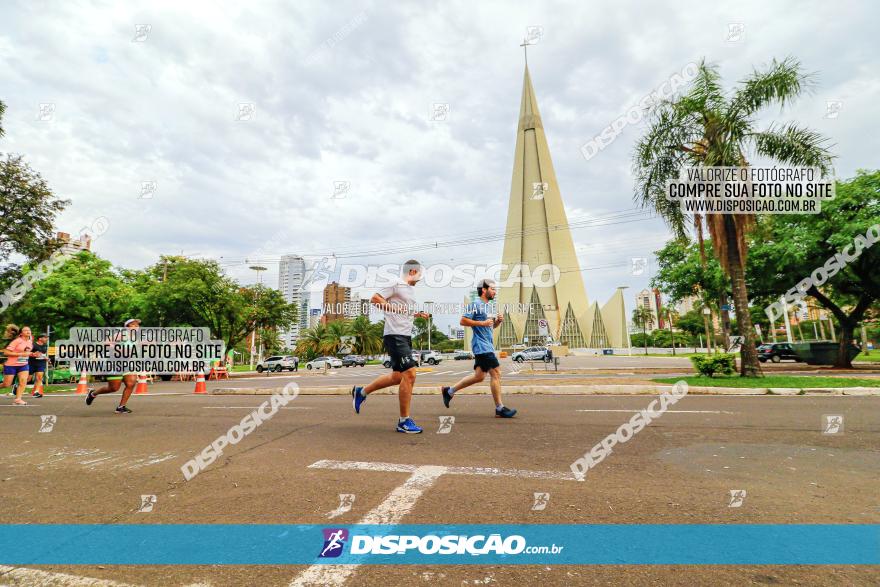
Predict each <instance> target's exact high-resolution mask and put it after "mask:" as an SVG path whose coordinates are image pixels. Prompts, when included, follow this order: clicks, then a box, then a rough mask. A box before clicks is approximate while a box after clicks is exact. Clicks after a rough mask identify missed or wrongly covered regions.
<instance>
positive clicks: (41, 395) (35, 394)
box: [31, 391, 43, 397]
mask: <svg viewBox="0 0 880 587" xmlns="http://www.w3.org/2000/svg"><path fill="white" fill-rule="evenodd" d="M31 397H43V394H42V393H40V392H39V391H35V392H34V393H33V395H32V396H31Z"/></svg>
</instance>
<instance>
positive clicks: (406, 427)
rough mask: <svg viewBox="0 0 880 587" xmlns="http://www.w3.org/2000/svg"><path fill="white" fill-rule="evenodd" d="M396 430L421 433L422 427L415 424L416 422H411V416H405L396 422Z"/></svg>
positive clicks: (405, 432)
mask: <svg viewBox="0 0 880 587" xmlns="http://www.w3.org/2000/svg"><path fill="white" fill-rule="evenodd" d="M397 431H398V432H403V433H404V434H421V433H422V429H421V428H419V427H418V426H416V423H415V422H413V420H412V418H407V419H406V420H404V421H403V422H398V423H397Z"/></svg>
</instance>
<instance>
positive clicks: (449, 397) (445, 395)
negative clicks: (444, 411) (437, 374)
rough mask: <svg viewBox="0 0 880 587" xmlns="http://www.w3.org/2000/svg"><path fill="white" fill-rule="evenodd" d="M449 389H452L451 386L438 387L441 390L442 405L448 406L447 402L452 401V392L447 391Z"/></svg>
mask: <svg viewBox="0 0 880 587" xmlns="http://www.w3.org/2000/svg"><path fill="white" fill-rule="evenodd" d="M451 389H452V388H451V387H441V388H440V391H442V392H443V405H444V406H446V407H447V408H448V407H449V402H451V401H452V394H451V393H449V390H451Z"/></svg>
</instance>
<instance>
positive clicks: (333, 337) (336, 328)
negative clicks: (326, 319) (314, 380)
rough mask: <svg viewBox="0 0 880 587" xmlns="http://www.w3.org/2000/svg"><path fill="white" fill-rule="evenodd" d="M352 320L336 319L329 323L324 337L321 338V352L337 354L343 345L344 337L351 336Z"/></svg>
mask: <svg viewBox="0 0 880 587" xmlns="http://www.w3.org/2000/svg"><path fill="white" fill-rule="evenodd" d="M350 333H351V328H350V322H349V321H348V320H334V321H333V322H330V323H328V324H327V328H326V329H325V330H324V337H323V338H322V339H321V352H322V353H324V354H326V355H336V354H337V353H339V348H340V347H341V346H342V337H343V336H350V335H351V334H350Z"/></svg>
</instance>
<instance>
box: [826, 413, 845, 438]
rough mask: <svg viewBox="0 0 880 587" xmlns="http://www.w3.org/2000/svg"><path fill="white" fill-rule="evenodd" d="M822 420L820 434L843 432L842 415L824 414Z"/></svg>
mask: <svg viewBox="0 0 880 587" xmlns="http://www.w3.org/2000/svg"><path fill="white" fill-rule="evenodd" d="M822 422H823V423H822V434H840V433H841V432H843V416H842V415H840V414H824V415H823V416H822Z"/></svg>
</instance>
